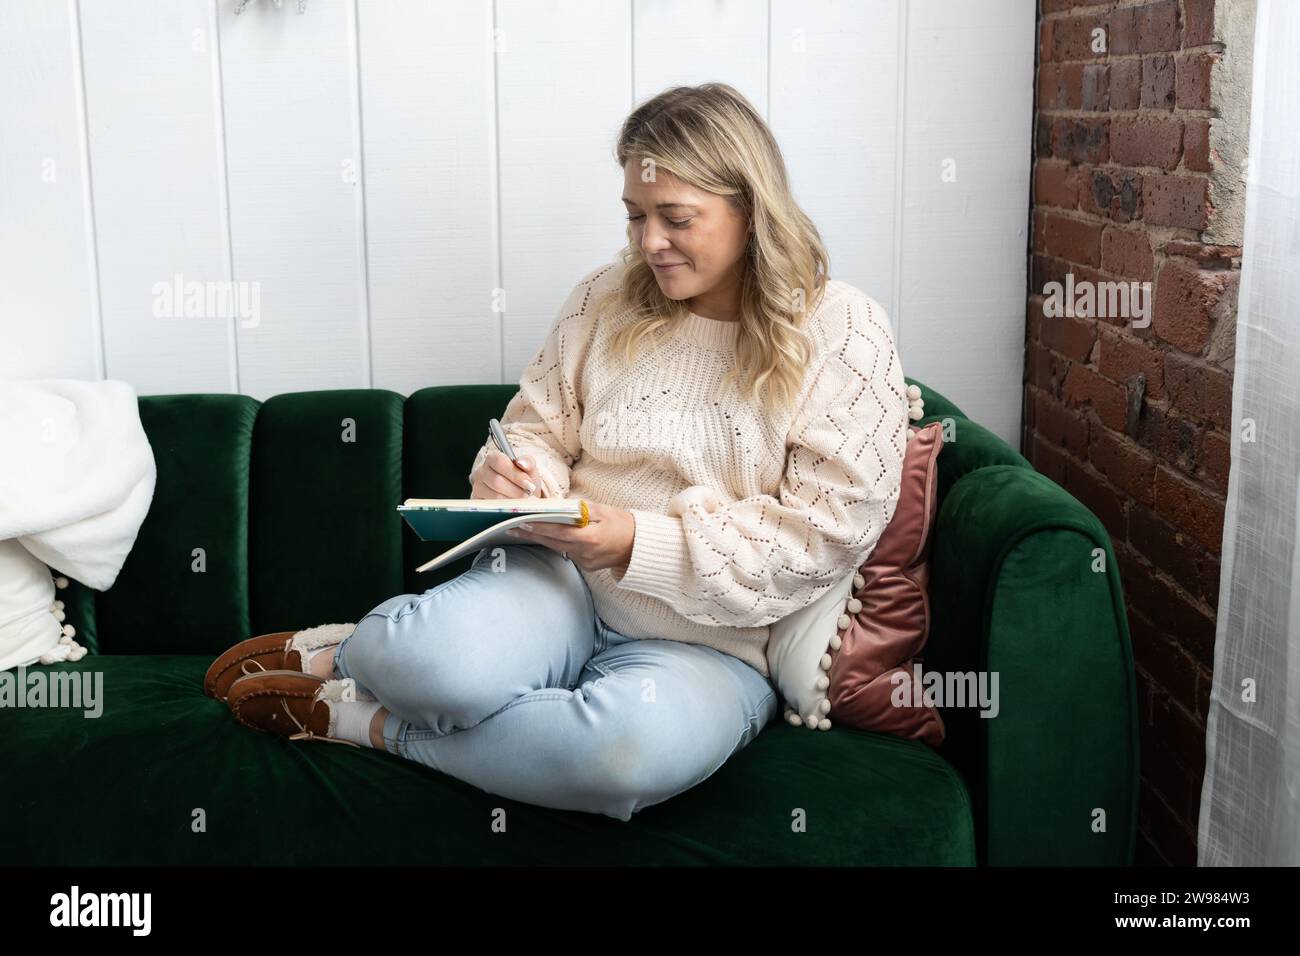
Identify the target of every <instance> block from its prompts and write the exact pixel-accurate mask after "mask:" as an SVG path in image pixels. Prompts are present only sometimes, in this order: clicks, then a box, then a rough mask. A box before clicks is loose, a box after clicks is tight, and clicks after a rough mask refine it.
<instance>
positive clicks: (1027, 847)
mask: <svg viewBox="0 0 1300 956" xmlns="http://www.w3.org/2000/svg"><path fill="white" fill-rule="evenodd" d="M931 572H932V577H931V601H932V615H933V617H932V631H931V636H930V641H929V643H928V645H927V648H926V654H925V661H924V670H925V671H926V672H930V671H939V672H940V673H942V674H944V675H951V674H959V673H960V674H966V673H971V672H973V673H974V674H975V675H977V676H978V675H980V674H984V675H986V677H985V679H986V680H987V681H988V683H987V684H986V686H987V687H988V688H989V689H992V688H994V687H996V690H997V698H996V700H997V711H996V716H990V717H981V716H980V712H981V708H980V707H979V706H978V705H974V706H964V707H963V706H957V707H953V706H948V705H950V704H951V701H948V700H945V701H944V704H945V706H944V707H943V708H941V713H942V715H943V719H944V723H945V724H946V726H947V731H948V734H947V739H946V740H945V742H944V745H943V747H942V749H941V753H943V755H944V756H945V757H946V758H947V759H948V760H950V761H951V762H952V763H953V764H954V766H956V767H957V769H958V770H959V771H960V772H961V773H962V775H963V776H964V777H965V779H966V783H967V786H968V788H969V789H970V794H971V801H972V805H973V809H974V813H975V827H976V834H977V841H978V846H977V852H978V858H979V860H980V862H981V863H982V864H984V863H987V864H989V865H1008V864H1009V865H1031V864H1047V865H1053V864H1055V865H1074V866H1079V865H1083V866H1088V865H1129V864H1131V863H1132V859H1133V847H1134V840H1135V838H1136V831H1137V795H1138V733H1137V701H1136V689H1135V680H1134V672H1133V655H1132V650H1131V647H1130V643H1129V633H1128V621H1127V614H1126V611H1125V606H1124V597H1123V590H1122V586H1121V584H1120V578H1119V569H1118V568H1117V567H1116V564H1115V555H1114V551H1113V550H1112V547H1111V543H1110V537H1109V535H1108V534H1107V533H1106V530H1105V528H1104V527H1103V526H1102V525H1101V522H1100V521H1099V520H1098V519H1097V518H1096V516H1094V515H1093V514H1092V513H1091V512H1090V511H1088V509H1087V508H1085V507H1084V506H1083V505H1082V504H1080V503H1079V502H1078V501H1077V500H1076V499H1075V498H1074V497H1073V496H1071V495H1070V494H1069V493H1068V492H1066V491H1065V490H1064V489H1063V488H1061V487H1060V486H1059V485H1057V484H1055V483H1054V482H1052V481H1051V480H1050V479H1048V478H1046V477H1045V476H1043V475H1041V474H1039V473H1038V472H1036V471H1034V470H1032V469H1030V468H1026V467H1021V466H1019V465H1016V464H1000V465H988V466H985V467H979V468H976V469H975V470H972V471H969V472H968V473H966V474H964V475H962V476H961V477H960V478H958V479H957V480H956V482H955V483H954V484H953V486H952V488H951V490H950V491H949V493H948V494H947V495H946V497H945V498H944V501H943V504H942V507H941V509H940V511H939V515H938V520H937V522H936V525H935V534H934V540H933V552H932V564H931ZM995 673H996V675H997V683H996V685H995V684H993V683H992V675H993V674H995ZM987 710H988V712H989V713H992V712H993V709H992V708H991V707H990V708H987ZM1103 828H1104V829H1103Z"/></svg>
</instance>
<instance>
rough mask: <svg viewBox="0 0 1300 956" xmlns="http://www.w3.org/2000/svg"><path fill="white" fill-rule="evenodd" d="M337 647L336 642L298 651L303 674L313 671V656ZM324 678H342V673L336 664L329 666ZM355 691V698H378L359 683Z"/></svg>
mask: <svg viewBox="0 0 1300 956" xmlns="http://www.w3.org/2000/svg"><path fill="white" fill-rule="evenodd" d="M338 648H339V646H338V645H337V644H333V645H331V646H329V647H318V648H316V649H315V650H310V651H299V652H298V653H299V654H300V655H301V656H302V671H303V673H304V674H311V673H313V671H312V669H311V659H312V658H313V657H315V656H316V655H317V654H323V653H325V652H326V651H329V653H331V654H333V653H334V652H335V651H337V650H338ZM325 679H326V680H342V679H343V675H342V674H340V673H339V669H338V666H337V665H335V666H334V667H331V668H330V672H329V675H328V676H326V678H325ZM353 683H355V681H354V682H353ZM356 691H357V700H378V699H379V698H378V697H376V696H375V695H374V694H372V693H370V691H368V690H366V689H365V688H364V687H362V686H361V685H359V684H358V685H357V688H356Z"/></svg>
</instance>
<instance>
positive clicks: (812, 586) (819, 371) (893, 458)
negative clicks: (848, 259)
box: [611, 295, 908, 627]
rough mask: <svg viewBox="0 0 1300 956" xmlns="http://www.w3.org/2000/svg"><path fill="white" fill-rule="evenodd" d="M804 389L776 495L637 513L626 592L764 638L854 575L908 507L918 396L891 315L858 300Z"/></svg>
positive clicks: (700, 493)
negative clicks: (906, 460) (904, 499)
mask: <svg viewBox="0 0 1300 956" xmlns="http://www.w3.org/2000/svg"><path fill="white" fill-rule="evenodd" d="M828 338H829V339H830V342H829V348H827V349H826V350H825V351H824V352H823V353H822V354H821V355H820V356H819V357H818V358H817V359H815V363H814V366H813V367H812V368H811V369H810V371H809V377H808V378H807V379H806V382H811V387H807V386H805V387H804V388H801V390H800V391H801V402H802V405H801V406H800V411H799V412H798V414H797V415H796V417H795V419H794V422H793V423H792V425H791V428H790V432H789V434H788V437H787V440H786V447H787V456H786V469H785V474H784V476H783V478H782V480H781V484H780V486H779V488H778V490H777V494H776V495H775V496H773V495H754V496H751V497H748V498H744V499H741V500H739V501H735V502H732V503H729V504H720V503H719V502H718V496H717V494H716V492H714V490H713V489H711V488H707V487H705V486H701V485H693V486H690V487H688V488H686V489H684V490H683V491H681V492H680V493H679V494H677V495H676V496H675V497H674V498H673V500H672V501H671V502H670V503H669V505H668V508H667V512H668V513H667V514H659V513H657V512H650V511H639V510H635V509H634V510H633V511H632V514H633V516H634V518H635V520H636V533H635V538H634V541H633V547H632V556H631V559H630V561H629V562H628V564H627V567H626V569H613V570H612V571H611V574H612V575H613V578H614V580H615V582H616V584H617V585H618V586H619V587H621V588H627V589H629V590H632V591H638V592H641V593H643V594H648V595H650V596H652V597H656V598H659V599H660V600H662V601H664V602H666V603H667V604H668V605H670V606H671V607H672V608H673V609H674V610H676V611H677V612H678V613H680V614H682V615H683V616H685V617H687V618H688V619H690V620H692V621H696V622H698V623H702V624H710V625H714V626H730V627H758V626H762V625H765V624H770V623H772V622H773V621H777V620H779V619H781V618H782V617H785V616H786V615H788V614H790V613H792V612H793V611H796V610H798V609H800V608H802V607H805V606H807V605H808V604H809V603H811V602H812V601H814V600H816V599H817V598H818V597H819V596H820V595H821V594H822V593H824V592H825V591H826V590H827V589H828V588H830V587H832V586H833V585H834V584H835V583H836V582H838V581H841V580H843V579H844V577H845V576H847V575H849V574H851V573H852V572H853V571H855V570H856V569H857V568H858V567H859V566H860V565H861V564H862V562H863V561H865V560H866V558H867V556H868V555H869V554H870V553H871V551H872V550H873V549H874V548H875V546H876V542H877V541H878V540H879V538H880V535H881V533H882V532H883V531H884V528H885V525H886V524H887V523H888V522H889V520H890V519H891V518H892V517H893V514H894V510H895V508H896V506H897V504H898V494H899V486H900V483H901V480H902V472H903V456H904V452H905V446H906V442H907V423H908V417H907V411H908V405H907V391H906V386H905V383H904V381H903V371H902V366H901V363H900V362H899V358H898V353H897V351H896V350H895V347H894V338H893V333H892V331H891V330H890V327H889V323H888V319H887V317H886V316H885V313H884V310H883V309H882V308H881V307H880V306H879V305H878V304H876V303H874V302H873V301H872V300H871V299H870V298H869V297H867V296H865V295H858V296H854V297H852V298H850V300H849V306H848V309H847V319H846V320H844V321H843V324H842V325H841V326H840V328H839V330H838V331H837V332H835V333H831V334H829V335H828Z"/></svg>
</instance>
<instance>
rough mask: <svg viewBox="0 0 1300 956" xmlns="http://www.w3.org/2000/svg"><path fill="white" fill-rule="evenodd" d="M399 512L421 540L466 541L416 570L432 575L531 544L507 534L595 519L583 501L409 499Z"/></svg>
mask: <svg viewBox="0 0 1300 956" xmlns="http://www.w3.org/2000/svg"><path fill="white" fill-rule="evenodd" d="M397 512H398V514H400V515H401V516H402V517H403V518H404V519H405V520H406V523H407V524H408V525H410V526H411V530H412V531H414V532H415V533H416V535H418V536H419V538H420V540H421V541H460V544H458V545H456V546H455V547H454V548H451V549H450V550H447V551H444V552H443V553H442V554H440V555H438V556H437V557H436V558H434V559H433V560H432V561H426V562H425V563H424V564H422V565H420V566H419V567H418V568H416V569H415V570H416V571H432V570H434V569H435V568H440V567H442V566H443V565H444V564H447V563H449V562H451V561H455V560H456V559H457V558H460V557H463V556H464V555H467V554H473V553H474V552H475V551H478V550H479V549H481V548H488V547H493V546H495V545H502V544H528V543H531V542H526V541H523V540H522V539H520V538H513V537H511V536H510V535H508V534H506V532H507V531H508V530H509V529H511V528H513V527H515V526H516V525H521V524H524V523H529V524H531V523H533V522H535V521H553V522H555V523H557V524H568V525H574V526H575V527H579V528H581V527H583V526H584V525H586V524H587V522H588V520H589V519H590V513H589V512H588V510H587V502H585V501H583V500H582V499H581V498H407V499H406V502H405V503H404V504H401V505H398V506H397Z"/></svg>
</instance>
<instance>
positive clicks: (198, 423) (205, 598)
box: [68, 395, 258, 654]
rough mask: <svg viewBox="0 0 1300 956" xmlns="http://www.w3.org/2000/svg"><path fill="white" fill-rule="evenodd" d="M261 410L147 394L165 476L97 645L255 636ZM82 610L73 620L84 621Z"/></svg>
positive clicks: (145, 412) (229, 399)
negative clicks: (253, 487) (252, 500)
mask: <svg viewBox="0 0 1300 956" xmlns="http://www.w3.org/2000/svg"><path fill="white" fill-rule="evenodd" d="M257 407H258V403H257V402H256V400H254V399H251V398H249V397H247V396H245V395H162V396H153V397H148V398H141V399H140V423H141V424H142V425H143V426H144V430H145V434H146V435H147V436H148V437H149V444H150V446H151V447H152V448H153V455H154V461H155V462H156V464H157V466H158V481H157V484H156V485H155V487H154V495H153V501H152V503H151V504H150V506H149V513H148V514H147V515H146V516H145V519H144V523H143V524H142V525H141V526H140V532H139V534H138V535H137V536H136V539H135V546H134V547H133V548H132V549H131V553H130V554H129V555H128V556H127V559H126V562H125V563H124V564H123V565H122V570H121V572H120V573H119V574H118V576H117V580H116V581H115V582H114V583H113V586H112V587H111V588H109V589H108V590H107V591H105V592H104V593H102V594H98V595H97V596H96V598H95V608H94V637H95V642H96V645H97V647H98V649H99V650H101V651H105V652H108V653H113V654H153V653H159V652H165V653H169V654H178V653H179V654H186V653H188V654H194V653H200V652H206V651H214V652H215V651H219V650H222V649H224V647H225V646H226V645H225V643H224V642H227V641H231V639H232V638H233V639H234V640H243V639H244V638H245V637H248V633H249V632H248V625H249V603H248V469H249V450H250V447H251V443H252V435H253V421H254V419H255V418H256V416H257ZM78 617H79V615H76V614H70V615H69V618H68V619H69V621H71V622H72V623H73V625H74V626H77V623H78ZM78 632H79V633H81V632H82V631H81V629H80V628H79V631H78ZM88 646H89V645H88Z"/></svg>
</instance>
